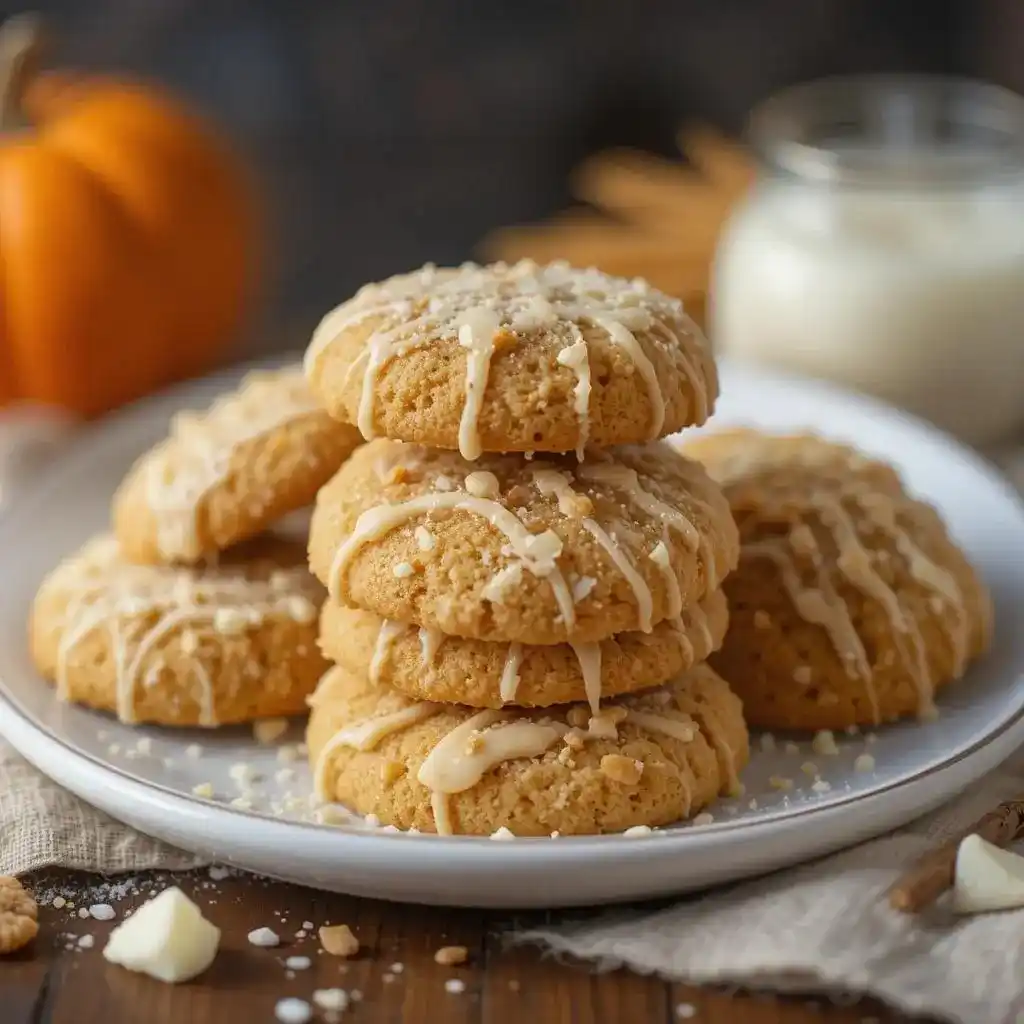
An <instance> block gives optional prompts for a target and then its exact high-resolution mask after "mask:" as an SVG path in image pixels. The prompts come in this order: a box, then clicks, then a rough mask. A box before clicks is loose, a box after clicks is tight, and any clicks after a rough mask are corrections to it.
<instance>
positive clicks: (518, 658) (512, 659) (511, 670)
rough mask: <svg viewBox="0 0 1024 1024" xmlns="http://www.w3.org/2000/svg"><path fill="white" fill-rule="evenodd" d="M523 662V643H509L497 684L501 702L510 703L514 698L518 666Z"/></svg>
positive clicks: (517, 679) (516, 688)
mask: <svg viewBox="0 0 1024 1024" xmlns="http://www.w3.org/2000/svg"><path fill="white" fill-rule="evenodd" d="M522 663H523V645H522V644H520V643H515V642H513V643H510V644H509V645H508V651H507V652H506V654H505V664H504V665H502V667H501V681H500V682H499V684H498V694H499V696H500V697H501V702H502V703H503V704H510V703H511V702H512V701H514V700H515V699H516V690H518V689H519V667H520V665H522Z"/></svg>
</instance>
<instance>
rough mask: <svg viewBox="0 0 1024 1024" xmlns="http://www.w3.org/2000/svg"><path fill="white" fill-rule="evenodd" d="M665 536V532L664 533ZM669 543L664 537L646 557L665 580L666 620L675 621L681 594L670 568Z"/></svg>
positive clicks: (681, 605) (681, 598)
mask: <svg viewBox="0 0 1024 1024" xmlns="http://www.w3.org/2000/svg"><path fill="white" fill-rule="evenodd" d="M666 534H667V531H666ZM670 543H671V542H670V541H669V539H668V536H667V535H666V536H665V537H663V538H662V539H661V540H660V541H658V543H657V544H655V546H654V549H653V550H652V551H651V553H650V554H649V555H648V556H647V557H648V558H649V559H650V560H651V561H652V562H653V563H654V564H655V565H656V566H657V567H658V569H659V571H660V572H661V575H662V578H663V579H664V580H665V589H666V590H667V591H668V616H667V617H668V618H670V619H675V618H678V617H679V613H680V612H681V611H682V609H683V594H682V591H681V590H680V589H679V578H678V577H677V576H676V573H675V570H674V569H673V568H672V555H671V553H670V547H669V545H670Z"/></svg>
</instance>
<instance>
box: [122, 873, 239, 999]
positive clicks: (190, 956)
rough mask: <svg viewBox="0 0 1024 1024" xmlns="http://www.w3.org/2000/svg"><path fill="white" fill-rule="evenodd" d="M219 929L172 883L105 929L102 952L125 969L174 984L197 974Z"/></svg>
mask: <svg viewBox="0 0 1024 1024" xmlns="http://www.w3.org/2000/svg"><path fill="white" fill-rule="evenodd" d="M219 945H220V929H219V928H217V927H216V926H215V925H212V924H210V922H209V921H207V920H206V919H205V918H204V917H203V915H202V912H201V911H200V910H199V908H198V907H197V906H196V905H195V904H194V903H193V902H192V901H191V900H190V899H189V898H188V897H187V896H186V895H185V894H184V893H183V892H182V891H181V890H180V889H178V888H173V889H165V890H164V891H163V892H162V893H160V895H159V896H157V897H156V899H153V900H150V902H149V903H146V904H144V905H143V906H141V907H140V908H139V909H138V910H137V911H135V913H134V914H132V916H131V917H129V918H127V919H126V920H125V921H123V922H122V923H121V924H119V925H118V926H117V927H116V928H115V929H114V930H113V931H112V932H111V933H110V939H109V940H108V942H107V946H106V949H104V950H103V956H104V958H105V959H106V960H108V961H110V963H112V964H120V965H121V966H122V967H126V968H127V969H128V970H129V971H139V972H140V973H142V974H148V975H149V976H150V977H151V978H156V979H157V980H158V981H165V982H168V983H169V984H172V985H173V984H177V983H178V982H181V981H189V980H190V979H192V978H194V977H196V976H197V975H199V974H202V973H203V971H205V970H206V969H207V968H208V967H209V966H210V964H212V963H213V958H214V957H215V956H216V955H217V947H218V946H219Z"/></svg>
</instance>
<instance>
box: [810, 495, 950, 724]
mask: <svg viewBox="0 0 1024 1024" xmlns="http://www.w3.org/2000/svg"><path fill="white" fill-rule="evenodd" d="M821 521H822V524H823V525H824V526H826V527H827V528H829V529H831V530H832V536H833V537H834V538H835V542H836V545H837V547H838V554H837V558H836V567H837V568H838V569H839V571H840V572H841V573H842V574H843V575H844V576H845V577H846V578H847V579H848V580H849V581H850V583H852V584H853V585H854V586H855V587H856V588H857V589H858V590H860V592H861V593H862V594H864V595H865V596H866V597H869V598H871V599H872V600H874V601H877V602H878V603H879V604H880V605H881V606H882V608H884V609H885V613H886V615H887V616H888V618H889V622H890V623H891V624H892V627H893V639H894V640H895V641H896V646H897V648H898V650H899V652H900V658H901V660H902V662H903V666H904V668H905V669H906V671H907V673H908V675H909V676H910V677H911V679H913V681H914V685H915V687H916V688H917V694H918V714H920V715H922V716H923V715H927V714H930V713H931V712H932V711H933V710H934V707H935V701H934V696H935V684H934V681H933V679H932V675H931V670H930V669H929V667H928V659H927V657H926V655H925V649H924V638H923V637H922V636H921V631H920V630H919V629H918V628H917V623H916V622H914V621H913V619H911V618H910V616H908V615H907V614H905V612H904V611H903V607H902V605H901V604H900V599H899V598H898V597H897V596H896V593H895V592H894V591H893V589H892V588H891V587H890V586H889V585H888V584H887V583H886V582H885V580H883V579H882V577H881V576H880V575H879V574H878V572H877V571H876V570H875V568H874V567H873V566H872V564H871V557H870V556H869V554H868V552H867V551H866V550H865V549H864V545H863V544H861V542H860V537H859V536H858V535H857V528H856V527H855V526H854V525H853V522H852V521H851V520H850V517H849V516H848V515H847V514H846V511H845V510H844V509H843V507H842V505H841V504H840V503H839V502H838V501H836V502H830V503H829V504H828V505H827V506H824V505H823V507H822V509H821Z"/></svg>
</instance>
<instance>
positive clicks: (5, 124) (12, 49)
mask: <svg viewBox="0 0 1024 1024" xmlns="http://www.w3.org/2000/svg"><path fill="white" fill-rule="evenodd" d="M43 44H44V39H43V19H42V18H41V17H40V16H39V15H38V14H33V13H25V14H15V15H13V16H12V17H10V18H8V19H7V20H6V21H5V22H4V23H3V24H2V25H0V131H3V130H4V129H10V128H20V127H24V124H25V122H24V119H23V118H22V116H21V97H22V95H23V94H24V91H25V84H26V82H27V81H28V79H29V78H31V77H32V75H34V74H35V72H36V69H37V67H38V65H39V59H40V57H41V55H42V52H43Z"/></svg>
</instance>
